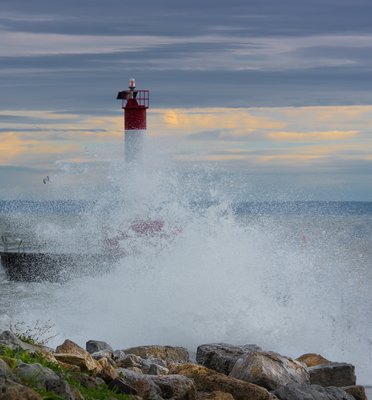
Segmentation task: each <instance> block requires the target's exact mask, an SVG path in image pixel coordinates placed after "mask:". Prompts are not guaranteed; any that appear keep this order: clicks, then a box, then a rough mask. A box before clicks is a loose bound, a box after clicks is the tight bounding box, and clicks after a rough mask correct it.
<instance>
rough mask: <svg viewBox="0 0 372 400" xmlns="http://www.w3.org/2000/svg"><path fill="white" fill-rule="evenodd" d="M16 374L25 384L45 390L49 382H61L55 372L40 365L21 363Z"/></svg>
mask: <svg viewBox="0 0 372 400" xmlns="http://www.w3.org/2000/svg"><path fill="white" fill-rule="evenodd" d="M16 373H17V375H18V376H19V377H20V378H21V381H22V382H23V383H25V382H29V383H31V384H32V385H34V386H36V387H39V388H44V389H45V387H46V383H47V382H50V381H59V380H61V378H60V377H59V376H58V375H57V374H56V373H55V372H54V371H52V370H51V369H49V368H46V367H43V366H42V365H41V364H38V363H35V364H26V363H23V362H21V361H20V362H19V363H18V367H17V368H16Z"/></svg>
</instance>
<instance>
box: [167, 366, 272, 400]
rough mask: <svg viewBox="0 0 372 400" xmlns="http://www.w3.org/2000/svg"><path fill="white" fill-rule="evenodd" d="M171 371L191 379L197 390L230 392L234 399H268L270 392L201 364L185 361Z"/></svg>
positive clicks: (270, 397) (172, 367)
mask: <svg viewBox="0 0 372 400" xmlns="http://www.w3.org/2000/svg"><path fill="white" fill-rule="evenodd" d="M170 372H171V373H173V374H179V375H184V376H186V377H188V378H190V379H192V380H193V381H194V383H195V387H196V390H197V391H198V392H207V393H211V392H215V391H218V392H224V393H230V394H231V395H232V396H233V397H234V399H235V400H269V399H272V396H271V394H270V393H269V392H268V391H267V390H266V389H264V388H262V387H259V386H256V385H253V384H251V383H248V382H244V381H241V380H239V379H235V378H232V377H229V376H226V375H225V374H222V373H220V372H216V371H214V370H212V369H209V368H206V367H204V366H202V365H197V364H192V363H187V364H180V365H172V366H171V370H170Z"/></svg>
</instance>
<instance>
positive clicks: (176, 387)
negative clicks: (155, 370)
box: [150, 375, 196, 400]
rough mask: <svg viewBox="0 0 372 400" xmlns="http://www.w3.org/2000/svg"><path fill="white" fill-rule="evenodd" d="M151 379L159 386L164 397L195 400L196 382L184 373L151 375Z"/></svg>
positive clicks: (176, 399) (175, 399) (174, 399)
mask: <svg viewBox="0 0 372 400" xmlns="http://www.w3.org/2000/svg"><path fill="white" fill-rule="evenodd" d="M150 379H151V380H152V382H154V383H155V385H156V386H157V387H158V388H159V392H160V396H161V397H162V398H163V399H172V400H194V399H195V394H196V390H195V385H194V382H193V381H192V380H191V379H189V378H187V377H186V376H182V375H151V376H150Z"/></svg>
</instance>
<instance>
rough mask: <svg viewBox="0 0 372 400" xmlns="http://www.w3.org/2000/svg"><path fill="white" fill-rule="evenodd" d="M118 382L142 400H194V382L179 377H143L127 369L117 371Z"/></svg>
mask: <svg viewBox="0 0 372 400" xmlns="http://www.w3.org/2000/svg"><path fill="white" fill-rule="evenodd" d="M118 371H119V374H120V375H121V376H120V378H119V379H120V381H121V382H123V383H124V384H126V385H128V386H129V387H130V388H132V389H135V390H136V391H137V395H138V396H141V397H143V398H144V399H159V400H160V399H173V400H194V399H195V393H196V392H195V386H194V382H193V381H192V380H191V379H189V378H187V377H185V376H181V375H162V376H161V375H143V374H139V373H136V372H134V371H131V370H128V369H120V370H118Z"/></svg>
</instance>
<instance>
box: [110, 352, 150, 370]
mask: <svg viewBox="0 0 372 400" xmlns="http://www.w3.org/2000/svg"><path fill="white" fill-rule="evenodd" d="M116 365H117V366H118V367H120V368H138V369H140V370H141V371H142V372H144V373H146V372H147V371H148V370H149V369H150V367H151V364H150V363H149V362H148V361H147V360H144V359H143V358H141V357H139V356H136V355H135V354H128V355H127V356H125V357H124V358H122V359H121V360H117V361H116Z"/></svg>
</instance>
